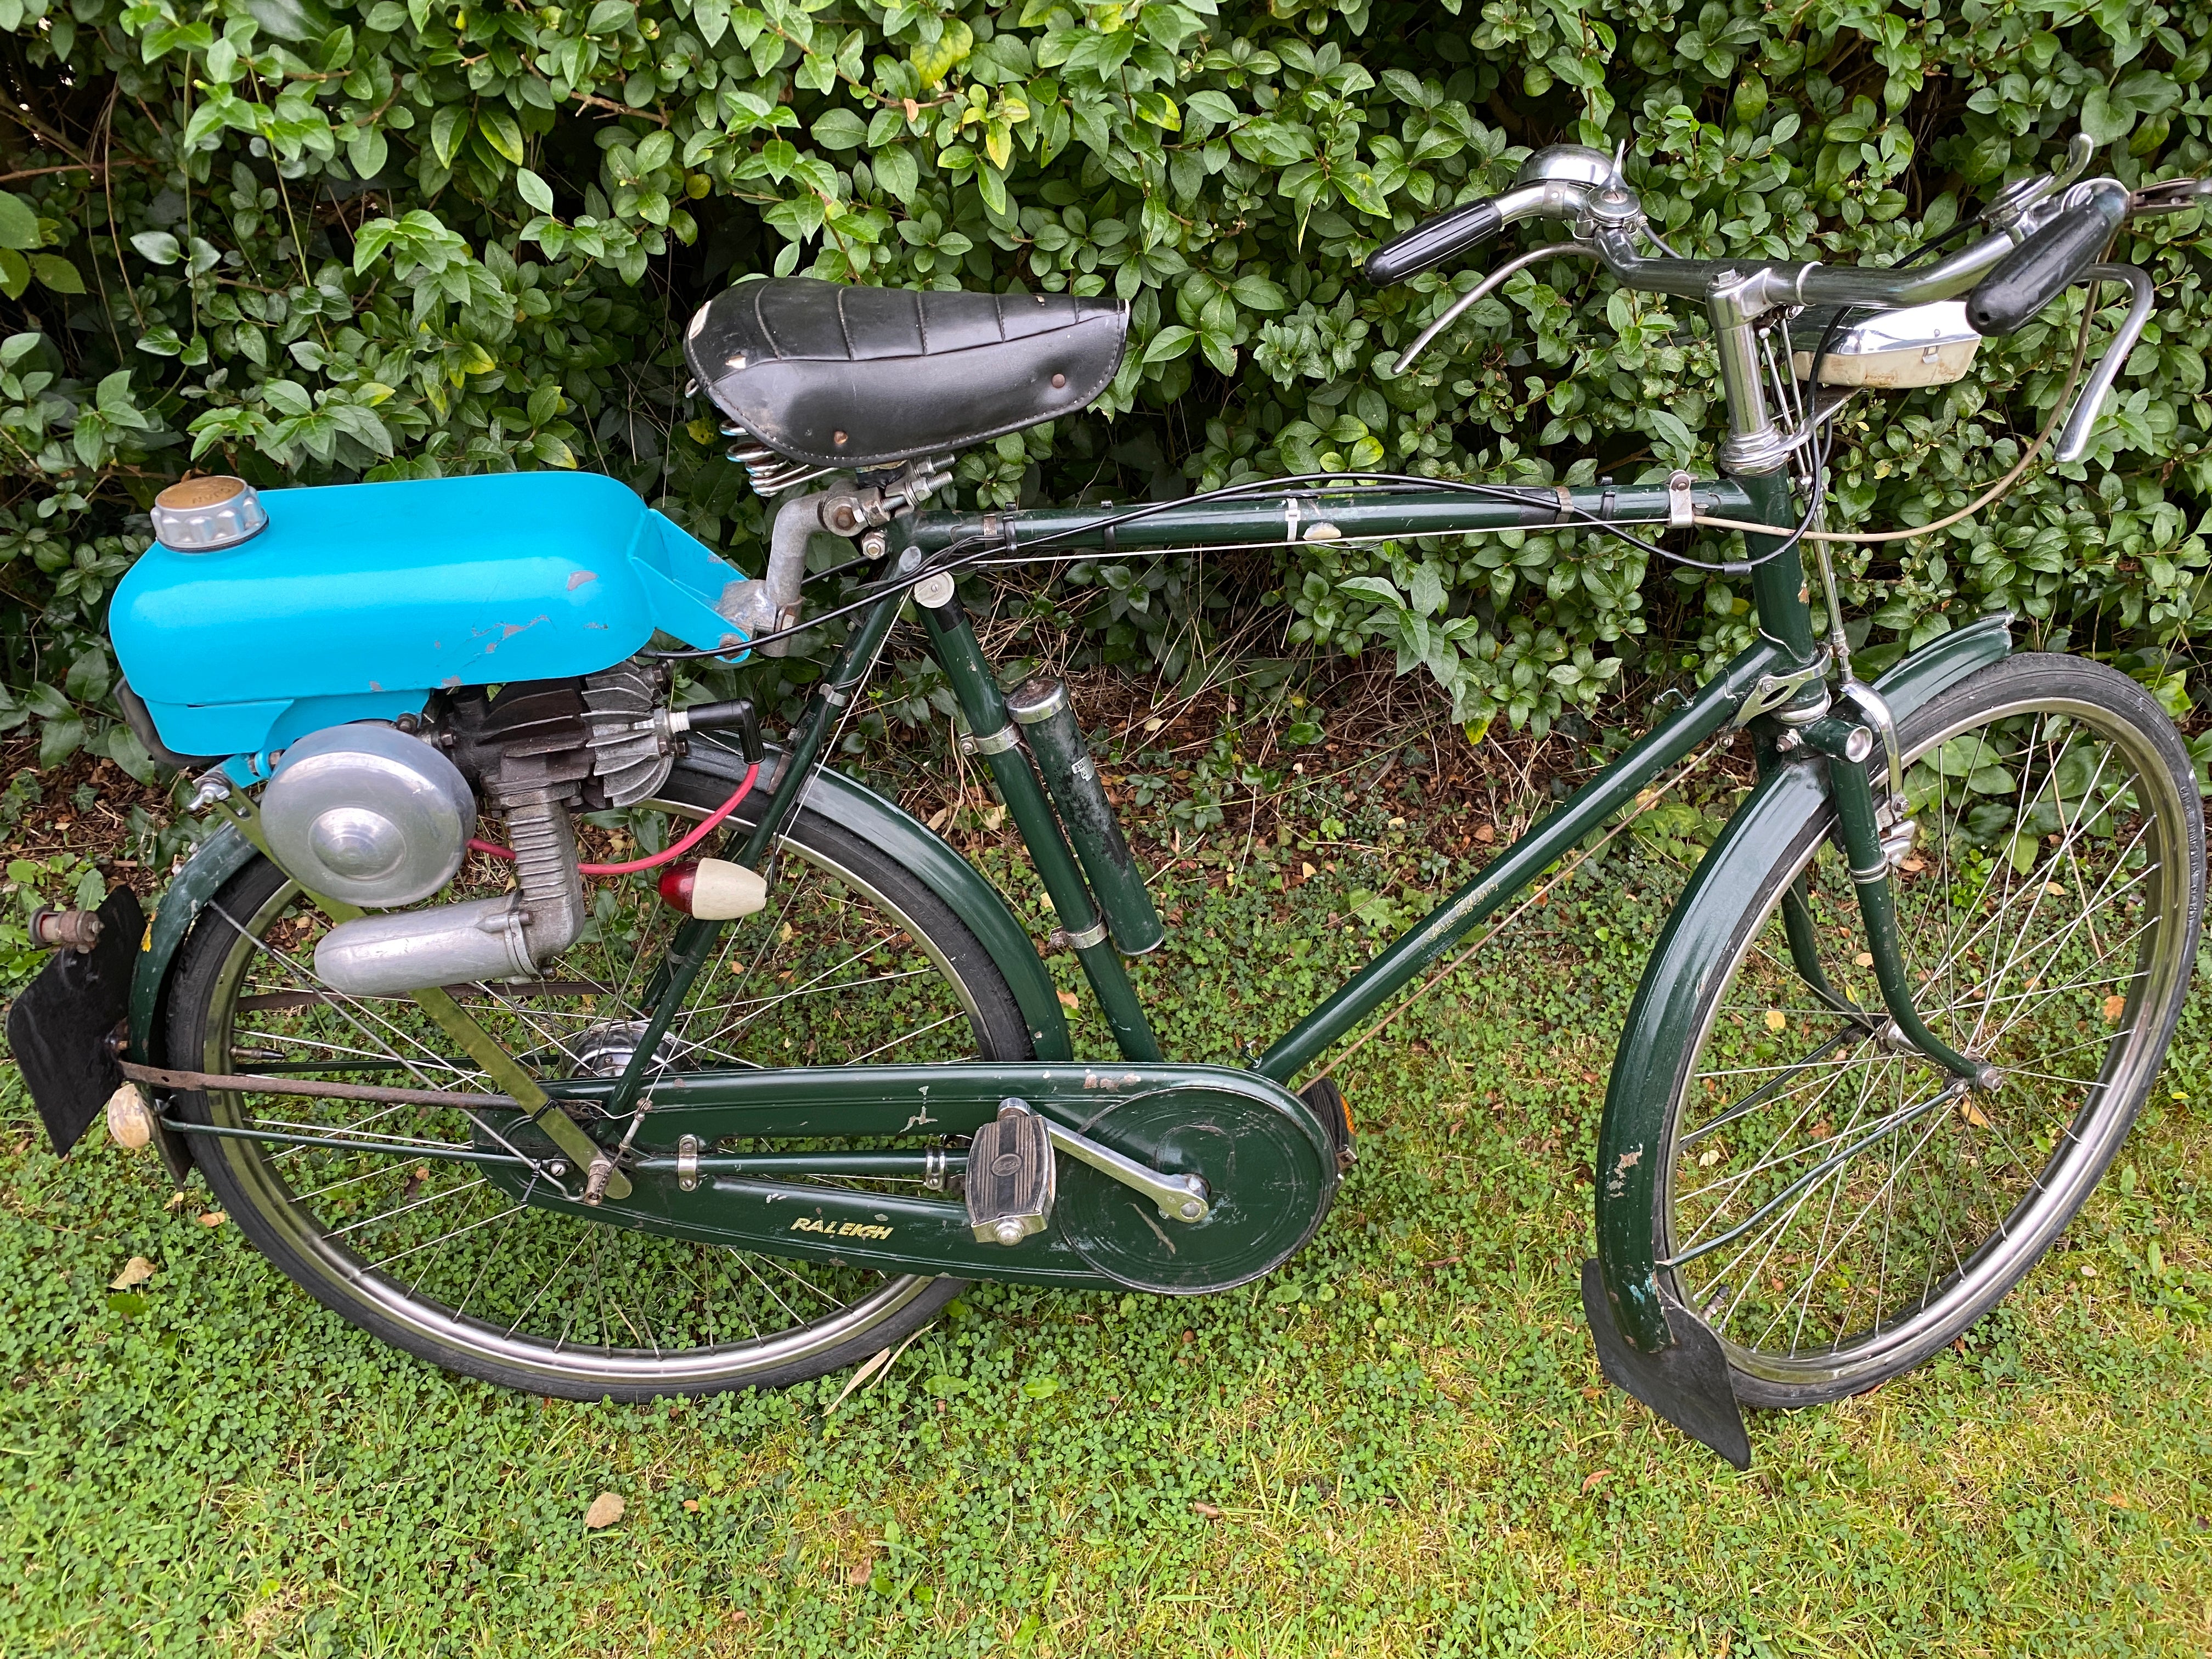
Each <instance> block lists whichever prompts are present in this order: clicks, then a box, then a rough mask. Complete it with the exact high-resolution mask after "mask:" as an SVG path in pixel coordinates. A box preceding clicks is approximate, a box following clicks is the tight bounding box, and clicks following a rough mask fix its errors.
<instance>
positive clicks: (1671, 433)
mask: <svg viewBox="0 0 2212 1659" xmlns="http://www.w3.org/2000/svg"><path fill="white" fill-rule="evenodd" d="M1644 418H1645V420H1646V421H1648V422H1650V428H1651V435H1652V436H1653V437H1654V438H1656V439H1657V440H1658V441H1659V442H1660V443H1661V444H1662V446H1663V447H1665V448H1666V450H1667V451H1668V458H1669V459H1686V458H1688V457H1689V456H1690V455H1691V454H1692V453H1695V451H1696V449H1697V447H1698V441H1697V437H1696V435H1694V434H1692V432H1691V430H1690V428H1689V426H1688V425H1687V423H1686V422H1684V421H1683V419H1682V417H1681V416H1679V415H1677V414H1675V413H1674V410H1670V409H1647V410H1644Z"/></svg>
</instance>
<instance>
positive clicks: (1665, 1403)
mask: <svg viewBox="0 0 2212 1659" xmlns="http://www.w3.org/2000/svg"><path fill="white" fill-rule="evenodd" d="M1659 1300H1660V1305H1661V1306H1662V1308H1664V1309H1665V1310H1666V1313H1667V1328H1668V1330H1670V1331H1672V1332H1673V1333H1674V1346H1673V1347H1671V1348H1666V1349H1662V1351H1661V1352H1657V1353H1645V1352H1644V1351H1643V1350H1642V1349H1640V1348H1637V1347H1634V1346H1631V1345H1630V1344H1629V1343H1627V1342H1626V1341H1624V1340H1622V1338H1621V1334H1620V1332H1619V1331H1618V1330H1617V1329H1615V1328H1614V1327H1613V1310H1612V1309H1611V1308H1610V1307H1609V1306H1607V1303H1606V1299H1605V1280H1604V1279H1603V1277H1602V1276H1601V1274H1600V1273H1599V1272H1598V1266H1597V1258H1596V1257H1595V1256H1592V1257H1591V1258H1590V1259H1589V1261H1585V1262H1583V1315H1584V1316H1585V1317H1587V1318H1588V1319H1589V1328H1590V1336H1591V1338H1592V1339H1593V1340H1595V1342H1596V1343H1597V1363H1598V1365H1599V1367H1600V1369H1601V1370H1603V1371H1604V1372H1605V1375H1606V1378H1607V1381H1609V1382H1610V1383H1613V1386H1614V1387H1615V1388H1617V1389H1620V1390H1621V1391H1622V1392H1623V1393H1625V1394H1628V1395H1633V1396H1634V1397H1635V1398H1637V1399H1638V1400H1640V1401H1643V1402H1644V1404H1645V1405H1647V1406H1649V1407H1650V1408H1651V1409H1652V1410H1653V1411H1655V1412H1656V1413H1659V1415H1660V1416H1662V1417H1663V1418H1665V1419H1667V1420H1668V1422H1669V1423H1672V1424H1673V1425H1674V1426H1675V1427H1676V1428H1678V1429H1680V1430H1681V1431H1682V1432H1683V1433H1684V1434H1686V1435H1688V1436H1689V1437H1690V1438H1691V1439H1692V1440H1695V1441H1697V1442H1699V1443H1700V1444H1702V1445H1705V1446H1707V1447H1710V1448H1711V1449H1713V1450H1714V1451H1717V1452H1718V1453H1719V1454H1720V1455H1722V1456H1723V1457H1725V1458H1726V1459H1728V1461H1729V1462H1731V1463H1733V1464H1735V1467H1736V1468H1740V1469H1747V1468H1750V1467H1751V1437H1750V1436H1749V1435H1748V1434H1747V1433H1746V1432H1745V1431H1744V1426H1743V1407H1741V1406H1739V1405H1738V1404H1737V1403H1736V1398H1735V1385H1734V1384H1732V1383H1730V1382H1729V1364H1728V1356H1727V1355H1726V1354H1725V1353H1723V1352H1722V1351H1721V1342H1720V1339H1719V1338H1718V1337H1717V1336H1715V1335H1714V1334H1713V1333H1712V1328H1711V1326H1709V1325H1707V1324H1706V1323H1705V1321H1704V1320H1702V1319H1700V1318H1699V1317H1698V1316H1696V1315H1695V1314H1693V1313H1692V1312H1691V1311H1690V1310H1688V1309H1686V1308H1685V1307H1684V1306H1682V1304H1680V1303H1679V1302H1677V1301H1675V1300H1674V1297H1670V1296H1668V1294H1667V1292H1666V1291H1665V1290H1664V1289H1663V1288H1662V1290H1661V1291H1660V1292H1659Z"/></svg>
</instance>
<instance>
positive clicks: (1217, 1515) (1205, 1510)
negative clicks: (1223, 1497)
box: [1190, 1498, 1221, 1521]
mask: <svg viewBox="0 0 2212 1659" xmlns="http://www.w3.org/2000/svg"><path fill="white" fill-rule="evenodd" d="M1190 1507H1191V1510H1192V1512H1193V1513H1194V1514H1197V1515H1202V1516H1205V1517H1206V1519H1207V1520H1209V1521H1218V1520H1219V1519H1221V1511H1220V1510H1218V1509H1216V1508H1215V1507H1214V1506H1213V1505H1212V1504H1203V1503H1200V1502H1199V1501H1198V1500H1197V1499H1195V1498H1193V1499H1192V1500H1191V1505H1190Z"/></svg>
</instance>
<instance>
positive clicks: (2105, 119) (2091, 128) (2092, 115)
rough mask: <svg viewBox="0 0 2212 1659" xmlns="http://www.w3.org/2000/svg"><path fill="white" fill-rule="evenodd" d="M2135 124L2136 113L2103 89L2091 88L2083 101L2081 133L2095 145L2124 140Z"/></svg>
mask: <svg viewBox="0 0 2212 1659" xmlns="http://www.w3.org/2000/svg"><path fill="white" fill-rule="evenodd" d="M2135 124H2136V112H2135V111H2134V110H2132V109H2130V107H2128V106H2127V104H2126V103H2125V102H2124V101H2122V100H2118V99H2115V98H2114V97H2112V94H2110V93H2108V92H2106V90H2105V88H2102V87H2092V88H2089V95H2088V96H2087V98H2084V99H2083V100H2081V131H2083V132H2085V133H2087V134H2088V136H2089V137H2090V139H2091V140H2092V141H2093V143H2099V144H2109V143H2114V142H2116V141H2118V140H2119V139H2122V138H2124V137H2127V136H2128V132H2129V131H2130V129H2131V128H2132V127H2133V126H2134V125H2135Z"/></svg>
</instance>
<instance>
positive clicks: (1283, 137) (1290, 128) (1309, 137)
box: [1229, 117, 1314, 167]
mask: <svg viewBox="0 0 2212 1659" xmlns="http://www.w3.org/2000/svg"><path fill="white" fill-rule="evenodd" d="M1229 142H1230V143H1231V145H1232V146H1233V147H1234V148H1235V149H1236V151H1237V154H1238V155H1241V156H1243V158H1244V159H1245V160H1246V161H1257V162H1259V163H1260V164H1261V166H1262V167H1288V166H1289V165H1290V164H1291V162H1293V161H1304V159H1305V158H1306V157H1307V156H1309V155H1312V154H1313V153H1314V136H1313V130H1312V129H1311V128H1310V127H1303V126H1299V125H1297V124H1296V123H1294V122H1290V121H1277V120H1273V119H1270V118H1264V117H1263V118H1261V119H1259V120H1255V121H1247V122H1246V123H1245V124H1244V125H1243V126H1241V127H1239V128H1237V130H1236V131H1234V132H1232V133H1231V134H1230V135H1229Z"/></svg>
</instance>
